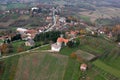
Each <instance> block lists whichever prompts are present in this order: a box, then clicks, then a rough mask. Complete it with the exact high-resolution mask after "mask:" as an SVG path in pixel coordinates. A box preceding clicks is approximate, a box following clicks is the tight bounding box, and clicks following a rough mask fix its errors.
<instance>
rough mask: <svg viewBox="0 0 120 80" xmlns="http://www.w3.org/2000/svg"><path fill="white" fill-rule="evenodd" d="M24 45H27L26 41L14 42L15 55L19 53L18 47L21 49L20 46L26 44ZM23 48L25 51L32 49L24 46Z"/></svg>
mask: <svg viewBox="0 0 120 80" xmlns="http://www.w3.org/2000/svg"><path fill="white" fill-rule="evenodd" d="M24 43H25V41H22V40H19V41H15V42H12V45H13V48H14V53H16V52H17V49H18V47H20V46H21V44H24ZM22 48H23V49H24V50H28V49H30V47H28V46H25V45H24V46H22Z"/></svg>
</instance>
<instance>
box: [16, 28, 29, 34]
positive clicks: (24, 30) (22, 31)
mask: <svg viewBox="0 0 120 80" xmlns="http://www.w3.org/2000/svg"><path fill="white" fill-rule="evenodd" d="M17 31H18V32H19V33H25V32H26V31H28V30H27V29H25V28H17Z"/></svg>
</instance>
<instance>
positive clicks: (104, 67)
mask: <svg viewBox="0 0 120 80" xmlns="http://www.w3.org/2000/svg"><path fill="white" fill-rule="evenodd" d="M93 64H94V65H95V66H97V67H98V68H100V69H102V70H104V71H106V72H108V73H110V74H112V75H114V76H116V77H118V78H120V71H119V70H117V69H115V68H112V67H111V66H109V65H107V64H105V63H104V62H102V61H100V60H96V61H95V62H93Z"/></svg>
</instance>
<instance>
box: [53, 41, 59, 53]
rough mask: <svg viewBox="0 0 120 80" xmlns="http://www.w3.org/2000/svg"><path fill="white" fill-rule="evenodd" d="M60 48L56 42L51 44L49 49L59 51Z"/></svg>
mask: <svg viewBox="0 0 120 80" xmlns="http://www.w3.org/2000/svg"><path fill="white" fill-rule="evenodd" d="M60 49H61V46H60V45H57V44H56V43H54V44H52V45H51V50H52V51H55V52H59V51H60Z"/></svg>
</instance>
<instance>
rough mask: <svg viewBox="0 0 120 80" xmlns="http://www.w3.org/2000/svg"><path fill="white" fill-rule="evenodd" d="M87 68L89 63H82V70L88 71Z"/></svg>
mask: <svg viewBox="0 0 120 80" xmlns="http://www.w3.org/2000/svg"><path fill="white" fill-rule="evenodd" d="M86 69H87V64H84V63H83V64H81V66H80V70H81V71H86Z"/></svg>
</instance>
